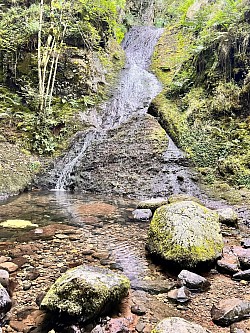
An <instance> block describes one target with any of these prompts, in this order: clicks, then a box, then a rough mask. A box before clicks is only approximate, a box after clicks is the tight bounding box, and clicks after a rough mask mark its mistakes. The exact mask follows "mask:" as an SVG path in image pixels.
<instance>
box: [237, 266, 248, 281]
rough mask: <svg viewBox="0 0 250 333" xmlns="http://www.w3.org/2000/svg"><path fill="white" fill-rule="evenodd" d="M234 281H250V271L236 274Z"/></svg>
mask: <svg viewBox="0 0 250 333" xmlns="http://www.w3.org/2000/svg"><path fill="white" fill-rule="evenodd" d="M233 279H235V280H247V281H250V269H247V270H245V271H240V272H238V273H235V274H234V275H233Z"/></svg>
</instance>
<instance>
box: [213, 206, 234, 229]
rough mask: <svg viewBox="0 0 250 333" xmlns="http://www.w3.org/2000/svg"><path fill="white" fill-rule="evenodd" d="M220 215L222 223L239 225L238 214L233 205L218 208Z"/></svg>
mask: <svg viewBox="0 0 250 333" xmlns="http://www.w3.org/2000/svg"><path fill="white" fill-rule="evenodd" d="M216 211H217V213H218V215H219V220H220V223H223V224H227V225H231V226H237V222H238V214H237V213H236V211H235V210H233V208H231V207H225V208H220V209H217V210H216Z"/></svg>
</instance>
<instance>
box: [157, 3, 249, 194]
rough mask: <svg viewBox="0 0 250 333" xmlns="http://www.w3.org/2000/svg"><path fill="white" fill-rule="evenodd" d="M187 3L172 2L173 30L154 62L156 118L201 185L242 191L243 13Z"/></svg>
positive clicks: (229, 6) (245, 133) (245, 161)
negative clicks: (159, 88) (159, 87)
mask: <svg viewBox="0 0 250 333" xmlns="http://www.w3.org/2000/svg"><path fill="white" fill-rule="evenodd" d="M191 2H192V1H190V2H189V1H184V2H182V3H180V2H178V6H177V7H176V9H177V14H176V16H175V22H174V28H173V26H172V27H171V26H169V28H168V30H169V31H168V32H166V33H165V34H164V36H163V37H162V38H161V40H160V41H159V44H158V47H157V50H156V52H157V53H156V54H155V56H154V63H153V66H154V70H155V72H156V73H157V75H158V76H159V77H160V78H161V80H162V82H163V83H164V91H163V93H162V94H161V96H158V97H157V98H156V101H155V105H156V107H157V108H158V115H159V117H160V119H161V121H162V124H163V125H165V128H166V129H167V130H168V132H169V133H170V135H171V136H172V137H173V138H174V139H175V141H176V142H177V143H178V144H179V145H180V146H181V147H182V148H183V149H184V150H185V151H186V153H187V154H188V156H189V157H190V158H191V160H192V161H193V163H194V165H195V166H196V167H197V170H198V171H200V173H201V175H202V176H203V179H204V180H205V181H207V182H209V183H213V182H215V181H216V179H217V180H218V179H223V180H226V181H227V182H228V183H230V184H231V185H235V186H246V187H248V188H250V155H249V154H248V151H249V146H250V126H249V103H250V98H249V93H250V84H249V77H250V75H249V73H250V62H249V59H250V58H249V56H250V54H249V45H250V30H249V24H248V23H247V22H248V21H247V22H246V20H247V17H248V16H246V15H244V13H245V10H246V8H245V7H244V6H243V2H242V1H220V0H217V1H213V2H210V3H207V4H205V5H203V6H201V7H199V6H197V4H198V2H195V3H193V4H191ZM200 3H202V2H200ZM190 4H191V6H192V10H191V6H189V5H190ZM195 8H196V12H195V10H194V9H195ZM174 36H175V37H174ZM164 51H165V53H164ZM161 68H163V69H164V68H168V71H161Z"/></svg>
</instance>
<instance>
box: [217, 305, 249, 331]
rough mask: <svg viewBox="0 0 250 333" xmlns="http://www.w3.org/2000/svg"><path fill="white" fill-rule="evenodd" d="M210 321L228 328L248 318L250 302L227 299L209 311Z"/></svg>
mask: <svg viewBox="0 0 250 333" xmlns="http://www.w3.org/2000/svg"><path fill="white" fill-rule="evenodd" d="M211 316H212V320H213V321H214V322H215V323H216V324H217V325H221V326H229V325H231V324H232V323H234V322H237V321H240V320H242V319H244V318H247V317H249V316H250V301H245V300H242V299H239V298H228V299H224V300H221V301H219V302H218V303H217V304H214V305H213V307H212V309H211Z"/></svg>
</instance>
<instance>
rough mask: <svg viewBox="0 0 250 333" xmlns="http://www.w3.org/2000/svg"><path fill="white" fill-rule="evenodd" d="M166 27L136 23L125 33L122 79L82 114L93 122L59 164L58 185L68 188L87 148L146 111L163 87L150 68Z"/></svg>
mask: <svg viewBox="0 0 250 333" xmlns="http://www.w3.org/2000/svg"><path fill="white" fill-rule="evenodd" d="M162 32H163V30H162V29H156V28H153V27H134V28H132V29H131V30H130V31H129V32H128V33H127V35H126V36H125V38H124V40H123V43H122V46H123V49H124V51H125V53H126V65H125V68H124V69H123V70H122V72H121V74H120V81H119V83H118V85H117V87H116V89H115V91H114V93H113V97H112V98H111V99H110V100H109V101H107V102H106V103H104V104H103V105H102V106H101V107H100V109H99V110H96V109H95V110H93V109H92V110H89V111H88V112H87V113H85V114H82V118H83V119H84V120H85V121H87V122H88V123H90V124H92V125H93V128H91V129H90V130H89V132H87V133H84V135H83V140H82V138H81V139H80V140H79V142H78V144H77V145H76V146H74V147H73V149H72V150H70V151H69V152H68V153H67V154H66V155H65V156H64V158H63V159H62V161H61V162H60V163H59V168H61V165H63V168H62V169H59V170H58V169H57V168H55V171H56V172H55V173H56V174H57V176H56V177H57V181H56V186H55V188H56V189H57V190H65V189H66V188H67V187H68V182H69V179H70V177H71V174H72V173H73V170H74V168H75V167H76V165H77V162H78V161H80V160H81V159H82V158H83V156H84V152H85V151H86V149H87V148H88V147H89V146H90V145H91V144H92V143H93V142H94V141H98V140H100V139H101V138H103V137H104V136H105V134H106V133H107V131H109V130H111V129H114V128H116V127H117V126H119V125H120V124H122V123H124V122H126V121H127V120H128V119H129V118H130V117H131V116H133V115H135V114H137V115H138V114H145V113H146V112H147V110H148V107H149V104H150V102H151V101H152V99H153V98H154V97H155V96H156V95H157V94H158V93H159V92H160V91H161V85H160V83H159V81H158V80H157V79H156V77H155V76H154V75H153V74H151V73H149V72H148V71H147V68H148V67H149V65H150V59H151V56H152V54H153V50H154V47H155V44H156V42H157V40H158V39H159V37H160V35H161V34H162Z"/></svg>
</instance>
